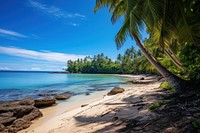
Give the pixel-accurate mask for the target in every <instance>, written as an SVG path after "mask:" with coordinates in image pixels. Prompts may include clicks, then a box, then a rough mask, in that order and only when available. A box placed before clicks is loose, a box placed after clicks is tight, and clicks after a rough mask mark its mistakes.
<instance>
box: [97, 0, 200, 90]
mask: <svg viewBox="0 0 200 133" xmlns="http://www.w3.org/2000/svg"><path fill="white" fill-rule="evenodd" d="M102 7H107V8H109V12H110V13H111V15H112V17H111V21H112V23H115V22H116V21H117V20H119V19H122V20H123V24H122V26H121V29H120V30H119V32H118V33H117V34H116V38H115V42H116V45H117V48H118V49H119V48H121V46H122V45H123V44H124V42H125V41H126V38H127V37H131V38H132V39H133V40H134V41H135V42H136V44H137V46H138V47H139V48H140V50H141V52H142V53H143V54H144V56H145V57H146V59H147V60H148V61H149V62H150V63H151V64H152V66H153V67H154V68H155V69H156V70H157V71H158V72H159V73H160V74H161V75H162V76H163V77H165V78H166V80H167V81H168V82H169V83H170V84H171V85H172V86H173V87H174V88H175V89H176V91H177V92H180V91H182V90H183V88H184V87H185V85H186V84H187V82H186V80H184V79H198V78H199V75H200V52H199V51H200V23H199V19H200V1H199V0H96V6H95V12H96V11H97V10H98V9H100V8H102ZM144 28H145V30H146V31H147V32H148V33H149V35H150V37H149V38H148V39H146V40H145V43H144V44H143V43H142V41H143V40H142V39H141V38H142V37H141V36H142V35H141V33H140V31H141V30H140V29H144ZM172 66H173V67H172Z"/></svg>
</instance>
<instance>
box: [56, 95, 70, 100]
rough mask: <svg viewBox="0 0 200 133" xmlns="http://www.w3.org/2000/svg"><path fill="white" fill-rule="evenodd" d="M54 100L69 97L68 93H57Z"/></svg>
mask: <svg viewBox="0 0 200 133" xmlns="http://www.w3.org/2000/svg"><path fill="white" fill-rule="evenodd" d="M55 98H56V100H66V99H69V98H70V95H64V94H58V95H56V96H55Z"/></svg>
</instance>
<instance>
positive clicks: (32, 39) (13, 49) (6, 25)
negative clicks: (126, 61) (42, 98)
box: [0, 0, 148, 71]
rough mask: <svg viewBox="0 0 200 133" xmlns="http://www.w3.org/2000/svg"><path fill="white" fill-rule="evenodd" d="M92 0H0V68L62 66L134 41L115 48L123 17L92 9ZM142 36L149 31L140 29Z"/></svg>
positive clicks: (52, 68) (112, 53) (55, 68)
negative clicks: (115, 20)
mask: <svg viewBox="0 0 200 133" xmlns="http://www.w3.org/2000/svg"><path fill="white" fill-rule="evenodd" d="M94 6H95V0H86V1H83V0H57V1H56V0H48V1H47V0H5V1H2V2H1V4H0V16H1V17H0V70H29V71H30V70H32V71H61V70H62V68H65V67H66V65H67V64H66V63H67V60H76V59H78V58H84V57H85V56H88V55H90V56H93V55H96V54H99V53H104V55H107V56H109V57H110V58H111V59H112V60H115V59H116V57H117V55H118V54H119V53H121V54H123V53H124V51H125V50H126V49H127V48H130V47H131V46H132V45H133V46H134V47H136V49H137V46H136V45H135V42H134V41H132V40H131V39H130V38H128V39H127V41H126V43H125V44H124V46H123V47H122V48H121V49H120V50H117V48H116V45H115V41H114V40H115V35H116V33H117V32H118V30H119V29H120V26H121V25H122V22H123V19H120V20H119V21H118V22H117V23H116V24H114V25H113V24H112V23H111V21H110V18H111V15H110V14H109V12H108V9H106V8H105V9H101V10H99V11H98V12H97V13H94ZM142 36H143V38H145V37H147V36H148V35H147V34H146V33H145V32H142Z"/></svg>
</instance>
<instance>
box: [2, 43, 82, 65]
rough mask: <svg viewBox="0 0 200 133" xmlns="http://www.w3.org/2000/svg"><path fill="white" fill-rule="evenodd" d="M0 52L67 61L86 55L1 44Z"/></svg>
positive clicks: (52, 60) (46, 59)
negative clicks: (34, 49)
mask: <svg viewBox="0 0 200 133" xmlns="http://www.w3.org/2000/svg"><path fill="white" fill-rule="evenodd" d="M0 53H2V54H7V55H12V56H18V57H24V58H29V59H36V60H45V61H51V62H62V63H66V62H67V60H77V59H78V58H84V57H85V55H75V54H65V53H58V52H51V51H33V50H27V49H22V48H16V47H4V46H0Z"/></svg>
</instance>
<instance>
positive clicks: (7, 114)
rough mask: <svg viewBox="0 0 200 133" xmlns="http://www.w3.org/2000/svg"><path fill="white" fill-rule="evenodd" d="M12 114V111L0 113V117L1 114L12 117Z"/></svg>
mask: <svg viewBox="0 0 200 133" xmlns="http://www.w3.org/2000/svg"><path fill="white" fill-rule="evenodd" d="M13 114H14V113H13V112H6V113H1V114H0V117H1V116H3V117H12V116H13Z"/></svg>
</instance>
